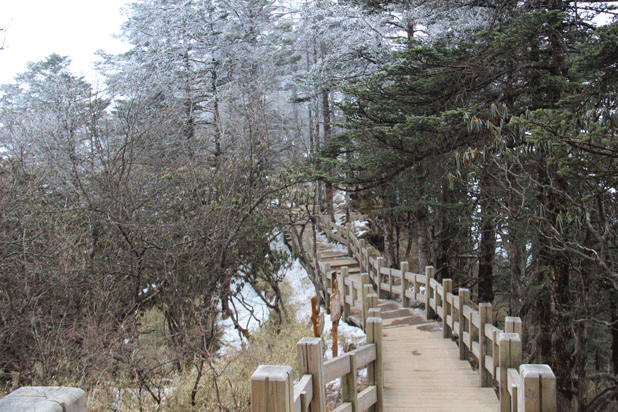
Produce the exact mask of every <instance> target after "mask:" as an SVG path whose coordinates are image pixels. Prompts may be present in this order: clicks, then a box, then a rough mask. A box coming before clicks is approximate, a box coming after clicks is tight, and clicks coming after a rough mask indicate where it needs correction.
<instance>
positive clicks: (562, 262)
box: [537, 154, 573, 404]
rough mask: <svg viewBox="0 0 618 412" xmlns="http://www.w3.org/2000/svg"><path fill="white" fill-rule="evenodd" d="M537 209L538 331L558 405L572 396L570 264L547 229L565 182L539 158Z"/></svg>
mask: <svg viewBox="0 0 618 412" xmlns="http://www.w3.org/2000/svg"><path fill="white" fill-rule="evenodd" d="M538 183H539V186H538V194H537V198H538V199H537V200H538V204H539V208H540V209H542V210H544V214H545V218H544V219H543V220H542V223H541V227H540V228H539V236H538V240H539V246H540V249H539V258H540V270H541V274H542V277H543V280H544V283H543V284H544V286H543V287H544V288H545V289H546V293H545V294H543V296H541V299H544V300H545V301H546V303H544V304H543V306H544V309H545V310H546V311H547V313H545V316H542V317H541V318H542V322H543V323H542V324H541V329H542V330H544V336H543V340H542V345H541V347H540V349H541V356H542V358H543V359H545V360H546V361H547V363H549V365H550V366H551V368H552V370H553V372H554V374H555V375H556V387H557V390H558V398H559V402H560V400H561V399H562V401H563V402H564V404H566V403H568V402H569V401H570V400H571V399H572V396H573V393H572V380H571V370H572V368H573V358H572V356H571V350H570V346H571V342H572V339H573V334H572V329H571V323H572V302H571V291H570V282H569V267H570V262H569V258H568V256H566V255H565V254H563V253H562V252H560V251H559V249H560V244H559V243H558V240H557V239H555V237H554V235H553V233H552V232H551V230H550V229H549V227H550V226H551V225H552V224H553V223H555V222H556V218H557V216H558V214H559V213H560V212H561V211H562V209H563V208H564V206H565V205H566V201H565V199H564V198H563V196H560V193H563V192H564V190H565V182H564V180H563V178H561V177H560V176H559V175H558V174H557V165H555V164H548V162H547V155H546V154H541V158H540V159H539V165H538Z"/></svg>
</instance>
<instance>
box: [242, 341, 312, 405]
mask: <svg viewBox="0 0 618 412" xmlns="http://www.w3.org/2000/svg"><path fill="white" fill-rule="evenodd" d="M320 341H321V340H320ZM251 411H252V412H294V374H293V373H292V368H291V367H290V366H270V365H260V366H258V368H257V369H256V371H255V372H254V373H253V375H252V376H251ZM312 411H313V409H312Z"/></svg>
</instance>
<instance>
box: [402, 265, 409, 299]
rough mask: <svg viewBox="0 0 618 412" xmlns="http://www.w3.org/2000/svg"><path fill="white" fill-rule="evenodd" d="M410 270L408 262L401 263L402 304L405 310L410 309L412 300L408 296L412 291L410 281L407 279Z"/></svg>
mask: <svg viewBox="0 0 618 412" xmlns="http://www.w3.org/2000/svg"><path fill="white" fill-rule="evenodd" d="M408 270H409V265H408V262H401V304H402V306H403V307H404V308H409V307H410V298H409V297H408V296H407V295H406V292H407V291H408V289H410V281H408V278H407V277H406V272H407V271H408Z"/></svg>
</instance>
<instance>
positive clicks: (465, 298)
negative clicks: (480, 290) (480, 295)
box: [457, 289, 470, 360]
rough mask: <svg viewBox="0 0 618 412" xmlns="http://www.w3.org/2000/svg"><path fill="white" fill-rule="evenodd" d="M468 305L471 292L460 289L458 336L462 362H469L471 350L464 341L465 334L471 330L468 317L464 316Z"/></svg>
mask: <svg viewBox="0 0 618 412" xmlns="http://www.w3.org/2000/svg"><path fill="white" fill-rule="evenodd" d="M468 303H470V290H468V289H459V308H458V309H459V330H458V331H457V334H458V335H459V359H460V360H468V356H469V350H468V347H467V346H466V342H465V340H464V332H468V333H470V330H469V329H468V323H467V322H466V317H465V316H464V306H466V305H467V304H468Z"/></svg>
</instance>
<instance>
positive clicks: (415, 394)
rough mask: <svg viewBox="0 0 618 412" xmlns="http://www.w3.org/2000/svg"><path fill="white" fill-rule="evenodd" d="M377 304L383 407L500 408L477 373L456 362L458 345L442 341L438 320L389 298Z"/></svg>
mask: <svg viewBox="0 0 618 412" xmlns="http://www.w3.org/2000/svg"><path fill="white" fill-rule="evenodd" d="M379 307H380V309H381V313H382V322H383V323H382V348H383V352H382V355H383V357H384V358H383V365H384V410H385V411H418V412H432V411H444V412H446V411H453V412H455V411H471V412H474V411H482V412H485V411H487V412H490V411H491V412H496V411H499V410H500V402H499V400H498V398H497V396H496V393H495V391H494V389H493V388H482V387H480V385H479V375H478V371H474V370H472V368H471V367H470V363H469V362H468V361H467V360H466V361H462V360H459V349H458V348H457V345H455V344H454V343H453V342H452V341H451V340H450V339H443V336H442V335H443V334H442V324H441V323H440V322H435V321H434V322H432V321H427V320H426V319H425V317H424V316H422V315H420V314H418V313H417V314H415V313H414V312H413V311H412V310H410V309H405V308H401V307H400V306H399V305H398V304H397V303H396V302H393V301H382V302H380V304H379Z"/></svg>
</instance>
